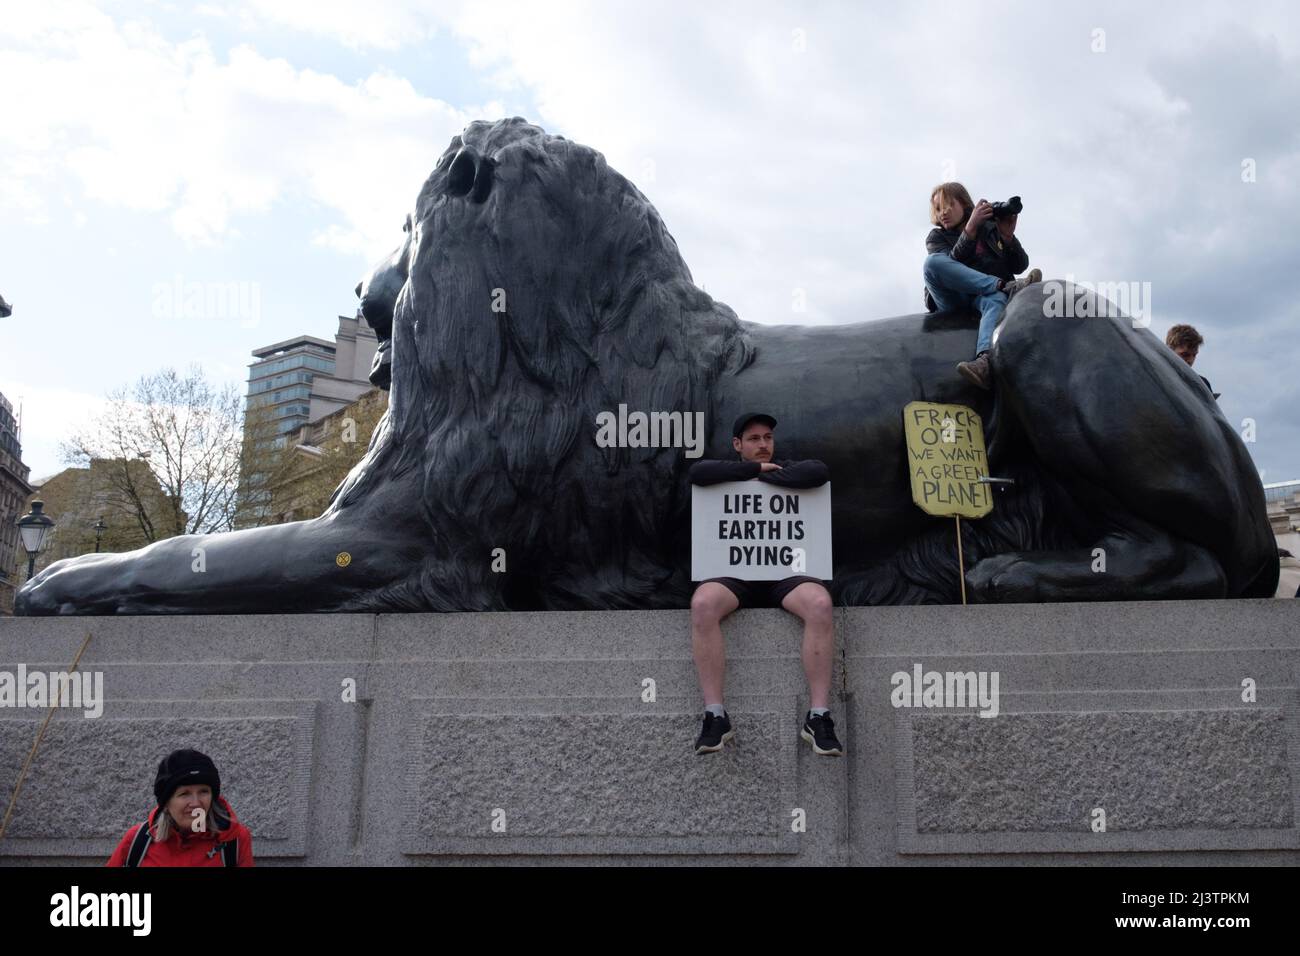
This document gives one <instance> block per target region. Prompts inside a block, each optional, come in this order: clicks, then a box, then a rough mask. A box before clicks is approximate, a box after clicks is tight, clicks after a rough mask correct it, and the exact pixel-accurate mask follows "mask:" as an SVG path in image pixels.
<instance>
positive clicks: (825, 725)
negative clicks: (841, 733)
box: [799, 710, 844, 757]
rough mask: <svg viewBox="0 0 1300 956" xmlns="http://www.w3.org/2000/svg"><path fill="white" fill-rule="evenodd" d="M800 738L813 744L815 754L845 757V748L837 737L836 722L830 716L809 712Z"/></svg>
mask: <svg viewBox="0 0 1300 956" xmlns="http://www.w3.org/2000/svg"><path fill="white" fill-rule="evenodd" d="M799 736H800V737H802V738H803V739H804V740H806V741H808V743H810V744H812V749H813V753H816V754H821V755H822V756H823V757H842V756H844V748H843V747H841V746H840V741H839V738H838V737H836V736H835V721H833V720H831V715H830V714H826V715H824V716H823V715H821V714H814V713H813V712H812V711H811V710H810V711H808V716H807V717H805V718H804V722H803V730H802V731H801V732H800V734H799Z"/></svg>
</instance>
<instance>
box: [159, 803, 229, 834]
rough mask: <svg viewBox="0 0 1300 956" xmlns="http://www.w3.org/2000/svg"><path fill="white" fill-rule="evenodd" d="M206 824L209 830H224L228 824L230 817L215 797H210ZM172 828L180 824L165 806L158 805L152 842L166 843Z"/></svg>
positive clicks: (178, 828)
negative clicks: (210, 804)
mask: <svg viewBox="0 0 1300 956" xmlns="http://www.w3.org/2000/svg"><path fill="white" fill-rule="evenodd" d="M206 826H207V828H208V830H209V831H215V830H224V829H226V827H228V826H230V817H229V816H227V815H226V810H225V808H224V807H223V806H222V805H221V804H220V803H218V802H217V798H216V797H213V798H212V806H211V807H209V809H208V818H207V821H206ZM173 828H175V829H176V830H180V829H181V825H180V824H179V823H177V822H176V821H175V820H173V819H172V817H171V814H170V813H168V812H167V808H166V807H159V808H158V812H157V813H156V814H155V815H154V821H153V839H154V842H155V843H166V842H167V840H168V838H169V837H170V836H171V835H172V829H173Z"/></svg>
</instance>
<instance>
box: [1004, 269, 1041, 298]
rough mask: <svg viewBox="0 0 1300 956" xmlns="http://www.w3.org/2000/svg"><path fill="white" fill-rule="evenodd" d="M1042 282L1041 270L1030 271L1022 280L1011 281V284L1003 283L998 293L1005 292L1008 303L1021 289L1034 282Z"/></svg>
mask: <svg viewBox="0 0 1300 956" xmlns="http://www.w3.org/2000/svg"><path fill="white" fill-rule="evenodd" d="M1042 281H1043V272H1042V270H1041V269H1030V270H1029V271H1028V272H1027V273H1025V276H1024V278H1023V279H1013V280H1012V281H1011V282H1003V283H1002V285H1001V287H1000V291H1002V292H1005V293H1006V294H1007V301H1008V302H1010V301H1011V297H1012V296H1013V295H1015V294H1016V293H1017V292H1019V291H1020V290H1021V289H1023V288H1025V287H1026V286H1031V285H1033V284H1034V283H1035V282H1042Z"/></svg>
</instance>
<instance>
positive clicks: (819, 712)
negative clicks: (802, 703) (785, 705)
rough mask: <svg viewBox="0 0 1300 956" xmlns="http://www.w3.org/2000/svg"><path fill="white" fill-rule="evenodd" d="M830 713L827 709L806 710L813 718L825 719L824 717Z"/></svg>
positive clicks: (811, 708) (813, 708)
mask: <svg viewBox="0 0 1300 956" xmlns="http://www.w3.org/2000/svg"><path fill="white" fill-rule="evenodd" d="M830 712H831V709H830V708H829V707H810V708H808V713H810V714H812V715H813V716H814V717H825V716H826V715H828V714H829V713H830Z"/></svg>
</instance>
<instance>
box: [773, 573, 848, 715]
mask: <svg viewBox="0 0 1300 956" xmlns="http://www.w3.org/2000/svg"><path fill="white" fill-rule="evenodd" d="M781 606H782V607H784V608H785V609H786V610H787V611H789V612H790V613H791V614H794V615H797V616H798V617H800V618H802V619H803V672H804V674H805V675H806V676H807V678H808V697H809V703H810V706H811V707H813V708H823V707H824V708H829V707H830V699H831V666H832V664H833V662H834V656H835V622H834V619H833V617H832V616H831V607H832V604H831V595H830V592H829V591H827V590H826V588H825V587H824V586H823V585H821V584H814V583H813V582H812V581H805V582H804V583H803V584H801V585H799V586H798V587H797V588H795V589H794V590H793V591H791V592H790V593H789V594H787V595H786V596H785V600H784V601H782V602H781Z"/></svg>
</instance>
